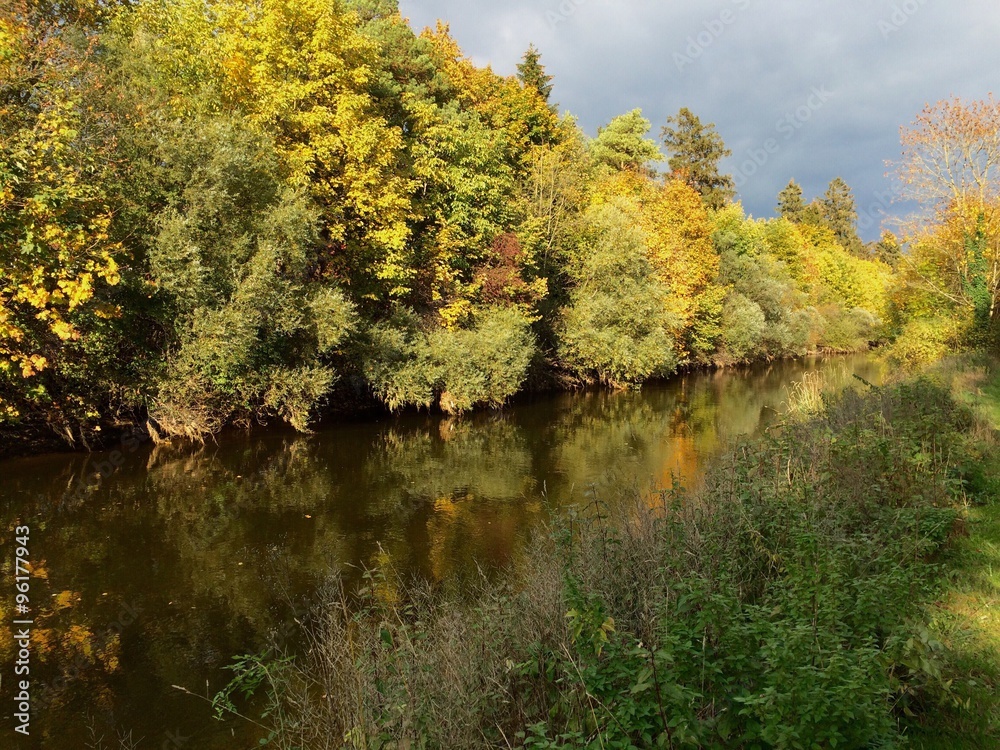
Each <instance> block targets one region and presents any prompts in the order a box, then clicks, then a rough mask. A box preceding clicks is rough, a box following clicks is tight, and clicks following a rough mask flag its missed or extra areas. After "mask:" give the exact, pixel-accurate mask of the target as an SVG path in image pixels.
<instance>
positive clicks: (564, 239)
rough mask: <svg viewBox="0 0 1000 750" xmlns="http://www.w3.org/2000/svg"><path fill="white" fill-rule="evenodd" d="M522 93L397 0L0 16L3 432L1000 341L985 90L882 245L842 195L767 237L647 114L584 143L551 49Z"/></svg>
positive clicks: (455, 395) (722, 152)
mask: <svg viewBox="0 0 1000 750" xmlns="http://www.w3.org/2000/svg"><path fill="white" fill-rule="evenodd" d="M517 71H518V72H517V74H516V75H515V76H509V77H505V76H501V75H498V74H497V73H495V72H494V71H493V70H491V69H490V68H480V67H477V66H476V65H474V64H473V63H472V62H471V61H470V60H468V59H467V58H466V57H465V56H464V55H463V54H462V51H461V49H460V48H459V46H458V44H457V43H456V42H455V40H454V39H453V38H452V36H451V35H450V33H449V30H448V28H447V26H445V25H443V24H439V25H438V26H437V27H436V28H433V29H427V30H425V31H423V32H422V33H419V34H418V33H415V32H414V31H413V30H412V29H411V28H410V26H409V24H408V23H407V22H406V20H405V19H404V18H403V17H402V16H401V15H400V12H399V8H398V5H397V3H396V1H395V0H264V1H263V2H250V0H210V1H208V2H206V1H205V0H176V1H172V2H166V1H165V0H138V1H136V2H118V3H115V2H109V1H108V0H68V1H67V2H58V1H54V0H14V2H13V3H11V4H8V5H7V6H5V9H4V10H2V11H0V430H2V431H4V433H5V434H7V435H10V434H14V433H20V432H24V431H27V430H30V429H44V430H45V431H49V432H52V431H54V432H55V433H56V434H58V435H60V436H62V437H63V438H64V439H65V440H66V441H67V442H68V443H70V444H75V445H88V444H90V443H91V442H92V441H94V439H95V438H96V437H97V436H98V433H99V432H100V430H101V429H102V426H104V428H105V429H106V428H107V426H108V425H109V424H111V425H115V424H119V425H120V424H124V423H136V422H141V423H148V424H149V425H150V427H151V429H152V430H153V431H154V433H156V434H157V435H158V436H164V437H174V436H186V437H190V438H195V439H200V438H203V437H205V436H206V435H209V434H212V433H214V432H217V431H218V430H220V429H222V428H223V427H225V426H227V425H250V424H254V423H258V422H264V421H285V422H287V423H289V424H291V425H292V426H294V427H295V428H297V429H303V430H304V429H307V428H308V427H309V425H310V424H311V423H312V422H313V421H314V420H315V419H316V418H317V417H318V416H320V415H321V414H323V413H324V412H325V411H327V410H330V409H331V408H333V409H335V408H338V407H339V408H346V406H345V404H353V403H355V402H356V401H358V400H359V399H365V398H370V397H371V398H374V399H376V400H377V401H379V402H381V403H382V404H384V405H385V406H386V407H388V408H391V409H399V408H404V407H425V408H430V407H435V408H440V409H442V410H444V411H446V412H449V413H461V412H463V411H467V410H470V409H474V408H477V407H481V406H491V405H492V406H497V405H500V404H503V403H504V402H505V401H506V400H507V399H509V398H510V397H511V396H512V395H513V394H515V393H517V392H518V391H520V390H522V389H525V388H529V387H552V386H566V385H580V384H587V383H602V384H606V385H608V386H612V387H631V386H634V385H638V384H641V383H642V382H644V381H647V380H649V379H651V378H657V377H664V376H667V375H669V374H670V373H672V372H674V371H676V370H677V369H678V368H681V367H688V366H699V365H731V364H738V363H745V362H751V361H754V360H760V359H772V358H776V357H785V356H794V355H801V354H804V353H807V352H814V351H820V350H826V351H853V350H859V349H863V348H867V347H869V346H870V345H872V344H880V343H891V344H892V345H893V347H894V351H896V352H897V355H898V357H899V358H900V359H901V360H903V361H917V360H920V359H927V358H931V357H933V356H936V355H937V354H939V353H941V352H943V351H945V350H948V349H951V348H955V347H958V346H962V345H967V344H969V343H970V342H974V343H982V342H983V341H986V340H987V337H988V336H989V331H990V330H991V329H992V321H993V318H994V313H995V307H996V305H995V302H996V299H997V288H998V285H1000V269H998V264H997V258H998V252H997V238H998V237H1000V232H997V226H996V213H995V210H994V209H995V205H996V190H995V182H994V175H993V170H992V167H993V165H994V163H995V161H996V158H997V156H998V154H1000V148H996V149H995V150H994V149H993V148H992V146H995V145H996V144H997V141H998V136H997V133H998V131H1000V128H998V127H997V124H998V123H1000V116H998V107H997V105H996V104H995V103H994V102H993V100H992V99H990V100H989V101H986V102H977V103H971V104H969V103H964V102H961V101H957V100H956V101H952V102H945V103H942V104H941V105H936V106H935V107H930V108H928V110H927V111H926V112H925V113H923V114H922V115H921V117H920V118H919V119H918V120H917V122H916V123H914V124H913V126H912V128H911V129H909V130H904V134H903V158H902V160H901V167H900V173H901V177H902V178H903V184H904V185H905V186H906V188H905V190H904V193H906V194H907V195H908V196H909V197H915V198H918V199H919V200H920V201H921V205H922V206H923V207H924V209H925V213H924V214H923V215H922V216H921V217H915V218H914V220H913V221H912V222H911V223H910V224H908V225H907V226H906V227H905V231H903V232H902V236H901V238H900V239H897V238H896V236H894V235H892V234H888V233H887V234H885V235H884V236H883V238H882V240H881V241H880V242H877V243H867V244H866V243H864V242H862V240H861V239H860V238H859V236H858V233H857V211H856V206H855V201H854V197H853V195H852V192H851V189H850V187H849V186H848V185H847V184H846V183H845V182H844V181H843V180H841V179H840V178H836V179H834V180H833V181H832V182H831V183H830V186H829V189H828V191H827V192H826V193H825V194H824V195H823V196H820V197H818V198H816V199H815V200H813V201H811V202H809V203H807V202H806V200H805V198H804V196H803V193H802V190H801V188H800V187H799V186H798V185H797V184H796V183H795V182H794V181H793V182H791V183H790V184H789V186H788V187H787V188H786V189H785V190H784V191H782V193H781V194H780V196H779V197H778V207H777V214H778V215H777V217H776V218H772V219H754V218H752V217H748V216H747V215H746V214H745V212H744V211H743V209H742V207H741V205H740V204H739V203H738V202H736V201H735V189H734V184H733V180H732V178H731V177H730V176H728V175H725V174H721V173H720V163H721V161H722V160H723V159H724V158H725V157H727V156H728V155H729V153H730V152H729V151H728V149H727V148H726V146H725V144H724V142H723V140H722V138H721V137H720V135H719V134H718V132H717V131H716V130H715V127H714V126H713V125H711V124H706V123H703V122H702V121H701V120H700V119H699V118H698V116H697V115H695V114H694V113H692V112H691V111H689V110H688V109H686V108H685V109H681V110H680V111H679V112H678V114H677V115H675V116H674V117H671V118H670V119H669V120H668V122H667V123H666V125H665V126H664V127H663V129H662V131H661V133H660V139H659V141H658V140H656V139H655V138H654V137H651V135H650V133H651V131H652V124H651V123H650V122H649V121H648V120H647V119H645V118H644V117H643V115H642V112H641V111H639V110H635V111H632V112H628V113H626V114H623V115H622V116H620V117H617V118H615V119H614V120H612V121H611V122H610V123H608V124H607V125H606V126H605V127H603V128H601V129H600V131H599V132H598V134H597V135H596V137H594V138H590V137H588V136H587V135H586V134H585V133H584V132H583V131H582V129H581V128H580V127H579V125H578V124H577V123H576V121H575V120H574V119H573V118H572V117H570V116H568V115H561V114H560V113H559V111H558V109H557V106H556V105H555V104H554V103H553V102H552V101H551V97H552V92H553V87H552V78H551V76H549V75H548V74H547V73H546V72H545V68H544V66H543V64H542V62H541V56H540V53H539V52H538V50H536V49H535V48H534V47H532V48H530V49H529V50H528V51H527V52H526V53H525V55H524V57H523V59H522V61H521V63H520V64H519V65H518V67H517ZM955 123H959V124H962V123H964V125H962V126H961V127H953V125H954V124H955ZM963 128H964V129H963ZM956 138H958V139H964V141H963V142H964V143H966V145H968V144H970V143H971V144H973V145H975V144H978V145H979V146H980V148H979V150H978V151H977V150H976V149H975V148H972V149H971V150H970V149H965V150H964V151H963V150H962V149H959V148H957V147H956V144H955V139H956ZM949 148H952V149H953V151H948V149H949ZM661 149H665V150H666V152H667V154H668V156H667V157H664V155H663V151H662V150H661ZM942 150H944V151H948V153H947V154H944V155H942V153H943V151H942ZM952 153H957V154H959V158H958V159H955V158H954V157H953V156H951V154H952ZM935 155H937V156H939V157H940V160H939V163H937V164H935V162H934V158H935ZM963 159H964V163H963V165H962V166H957V167H956V164H957V163H958V162H961V161H962V160H963ZM949 170H950V171H949ZM907 191H909V192H907Z"/></svg>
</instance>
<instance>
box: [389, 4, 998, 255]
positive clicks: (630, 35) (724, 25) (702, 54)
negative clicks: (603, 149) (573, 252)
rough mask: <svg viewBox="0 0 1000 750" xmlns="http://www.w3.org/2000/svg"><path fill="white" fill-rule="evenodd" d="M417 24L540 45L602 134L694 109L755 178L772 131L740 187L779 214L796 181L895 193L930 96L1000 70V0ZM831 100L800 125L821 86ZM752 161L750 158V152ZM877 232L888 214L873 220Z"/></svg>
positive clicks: (652, 8)
mask: <svg viewBox="0 0 1000 750" xmlns="http://www.w3.org/2000/svg"><path fill="white" fill-rule="evenodd" d="M401 8H402V10H403V13H404V15H406V16H408V17H409V18H410V19H411V21H412V23H413V25H414V26H415V27H417V28H422V27H424V26H428V25H433V24H434V23H435V21H436V20H437V19H439V18H440V19H442V20H445V21H448V22H449V23H450V24H451V29H452V33H453V34H454V35H455V37H456V39H457V40H458V41H459V43H460V44H461V45H462V47H463V49H464V50H465V52H466V54H468V55H469V56H470V57H471V58H472V59H473V60H475V61H476V62H477V63H479V64H490V65H492V66H493V68H494V69H495V70H497V71H498V72H500V73H504V74H509V73H513V72H514V69H515V65H516V64H517V62H518V60H519V59H520V57H521V54H522V53H523V52H524V50H525V49H526V48H527V46H528V44H529V43H534V44H536V45H537V46H538V47H539V49H540V50H541V51H542V55H543V63H544V64H545V65H546V67H547V69H548V72H549V73H551V74H552V75H554V76H555V93H554V98H555V100H556V101H558V102H559V104H560V106H561V108H562V109H564V110H568V111H570V112H572V113H573V114H574V115H576V116H577V117H578V118H579V120H580V124H581V126H582V127H583V128H584V129H585V130H586V131H587V132H588V133H590V134H591V135H593V134H595V133H596V131H597V128H598V127H599V126H600V125H602V124H604V123H606V122H607V121H608V120H610V119H611V118H612V117H614V116H616V115H618V114H621V113H623V112H625V111H628V110H630V109H632V108H634V107H641V108H642V109H643V111H644V112H645V114H646V116H647V117H648V118H649V119H650V120H652V121H653V123H654V131H655V134H657V135H658V133H659V128H660V126H662V125H663V124H664V123H665V121H666V118H667V117H668V116H669V115H671V114H673V113H675V112H676V111H677V110H678V109H679V108H680V107H682V106H683V107H689V108H690V109H691V110H692V111H694V112H695V113H697V114H698V115H699V116H700V117H701V118H702V119H703V120H705V121H711V122H714V123H715V124H716V126H717V128H718V130H719V132H720V133H721V134H722V136H723V138H724V139H725V140H726V142H727V144H728V145H729V146H730V148H732V150H733V152H734V154H733V157H732V158H731V159H729V160H728V161H727V163H726V164H725V165H724V166H725V167H726V168H727V169H728V170H729V171H731V172H733V173H735V174H740V175H743V174H744V173H745V172H747V171H751V170H748V169H746V167H747V165H748V163H751V162H753V161H754V159H753V155H754V154H756V155H757V156H758V157H759V156H760V153H761V149H763V148H764V147H765V145H767V144H768V141H769V140H775V141H777V145H778V148H777V150H776V151H774V152H773V153H766V159H760V158H758V159H757V160H756V161H763V163H762V164H760V165H759V166H757V167H756V168H755V169H754V170H752V171H753V174H752V175H745V177H746V179H745V180H743V181H742V186H741V190H740V197H741V199H742V200H743V203H744V205H745V207H746V208H747V211H748V212H749V213H751V214H753V215H754V216H770V215H772V214H773V211H774V205H775V203H776V196H777V193H778V191H779V190H781V189H782V188H783V187H784V185H785V184H786V183H787V182H788V180H789V179H790V178H793V177H794V178H795V179H796V180H797V181H798V182H800V183H801V184H802V185H803V188H804V189H805V192H806V195H807V196H813V195H818V194H820V193H822V192H823V191H824V190H825V189H826V185H827V183H828V182H829V181H830V179H832V178H833V177H835V176H838V175H839V176H841V177H843V178H844V179H845V180H847V182H848V183H849V184H850V185H851V186H852V187H853V188H854V191H855V195H856V197H857V199H858V203H859V204H860V205H861V206H863V207H864V206H870V205H872V204H873V203H874V202H876V201H877V200H878V197H877V196H878V195H879V194H882V195H884V194H885V193H886V192H887V191H888V190H890V189H891V183H890V180H889V179H888V178H887V177H886V171H887V167H886V164H885V163H886V161H887V160H892V159H895V158H896V157H897V156H898V153H899V145H898V144H899V127H900V126H901V125H905V124H908V123H909V122H911V121H912V120H913V118H914V117H915V116H916V114H917V113H918V112H919V111H920V110H921V109H922V107H923V106H924V104H926V103H928V102H933V101H937V100H939V99H942V98H946V97H948V96H951V95H959V96H963V97H967V98H982V97H985V96H986V95H987V94H988V93H990V91H991V90H992V86H993V85H994V82H995V77H994V75H995V71H996V70H997V69H1000V45H997V44H996V38H997V36H998V31H1000V6H998V5H997V4H996V3H995V2H994V0H950V2H949V1H947V0H808V1H806V2H803V0H706V1H701V2H696V3H682V2H679V1H674V0H669V1H667V2H662V1H658V0H619V1H618V2H612V1H611V0H542V1H541V2H529V1H528V0H506V1H505V2H502V3H501V2H491V1H490V0H401ZM822 87H825V89H826V90H828V91H831V92H833V96H832V97H831V98H830V99H829V101H827V102H825V103H824V104H823V105H822V106H821V107H818V108H816V109H815V111H813V112H812V113H811V116H810V117H809V119H808V120H807V121H805V122H803V123H802V126H801V127H798V128H796V129H795V131H794V133H793V134H791V135H788V136H786V135H785V131H784V130H782V131H781V132H779V131H778V128H779V123H780V122H782V121H783V120H784V119H785V118H787V117H788V116H789V115H790V114H791V115H792V116H793V117H794V116H795V112H796V110H797V109H798V108H800V107H802V106H804V104H805V103H806V102H807V100H808V98H809V96H810V93H811V92H812V90H813V89H814V88H822ZM748 160H749V161H748ZM865 234H866V236H867V237H869V238H873V237H876V236H877V234H878V226H877V225H876V226H872V227H870V228H868V229H867V230H866V231H865Z"/></svg>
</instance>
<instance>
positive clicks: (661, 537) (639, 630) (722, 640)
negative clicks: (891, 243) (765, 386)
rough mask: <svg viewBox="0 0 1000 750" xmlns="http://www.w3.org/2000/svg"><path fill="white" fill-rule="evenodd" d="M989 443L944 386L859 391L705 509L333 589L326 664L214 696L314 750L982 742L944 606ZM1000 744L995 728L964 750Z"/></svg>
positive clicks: (257, 677)
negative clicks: (441, 574)
mask: <svg viewBox="0 0 1000 750" xmlns="http://www.w3.org/2000/svg"><path fill="white" fill-rule="evenodd" d="M991 435H992V431H991V430H990V429H989V428H988V426H985V425H983V424H982V423H981V422H980V421H979V420H977V418H976V414H975V413H974V412H973V410H972V409H971V408H970V407H969V406H968V405H966V404H963V403H960V402H959V400H958V399H957V398H956V397H955V395H953V393H952V392H951V390H950V388H949V387H946V386H945V385H943V384H941V383H940V382H934V381H932V380H927V379H921V380H918V381H915V382H911V383H903V384H897V385H892V386H887V387H884V388H872V389H869V390H868V392H866V393H864V394H858V393H856V392H853V391H847V392H845V393H844V394H842V395H841V396H839V397H837V398H834V399H832V400H829V401H828V402H827V403H826V404H825V405H824V407H823V409H822V410H821V411H820V412H819V413H816V414H813V415H811V416H809V417H807V418H804V419H793V418H791V417H789V418H788V419H786V421H785V422H784V423H783V424H781V425H776V426H774V427H773V428H772V429H770V430H769V431H768V432H767V434H766V435H764V436H762V437H760V438H758V439H752V440H747V441H744V442H742V443H740V444H738V445H736V446H734V447H733V449H732V450H731V451H729V452H728V453H727V454H726V455H725V457H724V458H723V459H722V460H720V461H719V462H718V463H717V464H716V466H715V468H714V469H713V470H712V471H710V473H709V476H708V478H707V480H706V482H705V486H704V489H702V490H701V491H700V492H699V493H698V494H697V495H695V494H691V493H687V492H684V491H683V490H679V489H677V490H672V491H669V492H661V493H659V494H656V495H654V496H648V495H645V494H643V495H639V496H636V497H635V498H634V499H633V502H631V503H629V504H625V505H619V508H625V510H622V511H620V512H617V513H612V512H611V511H610V510H608V508H607V507H606V506H605V505H604V504H603V503H602V502H601V499H600V498H595V499H594V503H593V504H592V505H591V507H590V508H588V509H582V510H580V511H578V512H576V513H571V514H570V515H568V516H567V517H566V518H565V519H564V521H563V522H561V523H560V524H558V525H556V527H555V528H554V529H553V530H552V533H551V534H550V535H548V536H546V537H544V538H540V539H538V540H537V541H536V543H535V544H534V546H533V547H532V549H531V550H530V551H529V552H528V553H526V555H525V556H524V558H523V559H522V560H521V561H520V564H519V565H517V566H515V569H514V570H513V571H512V572H511V574H510V575H509V577H508V578H507V579H506V580H505V581H502V582H499V583H498V582H496V581H491V582H489V583H487V582H485V581H480V582H479V583H478V585H474V586H470V585H469V582H468V581H466V582H465V585H464V586H463V587H462V588H461V589H459V588H458V587H452V588H449V587H447V586H445V587H444V588H443V589H442V588H438V589H433V588H426V587H409V586H405V585H401V584H400V583H399V581H398V579H397V578H396V577H394V576H393V574H392V571H391V570H379V571H375V572H373V573H372V574H371V576H370V578H369V584H370V585H369V586H368V587H367V588H365V589H364V590H363V591H362V592H361V593H360V594H350V595H349V594H346V593H343V592H342V591H341V590H340V589H338V588H337V587H334V588H333V589H332V596H330V597H329V599H328V602H327V604H326V606H324V607H321V608H320V609H318V610H317V612H316V616H315V619H314V621H313V623H312V625H311V627H310V628H309V629H308V631H307V632H308V637H309V638H310V646H311V651H310V655H309V657H307V658H305V659H302V660H298V661H284V660H276V659H275V658H274V657H273V655H266V654H265V655H260V656H258V657H254V658H250V659H245V660H244V661H243V663H242V667H241V670H240V671H239V674H238V677H237V680H236V681H235V682H234V684H233V685H232V686H231V687H232V688H233V690H230V691H224V692H223V693H221V694H220V696H219V698H218V705H219V706H220V708H221V709H223V710H226V709H227V708H235V707H236V706H234V705H233V704H232V703H231V702H230V700H231V698H232V696H233V695H234V694H235V693H234V690H235V689H236V688H239V687H242V686H248V685H254V684H257V685H260V684H261V683H263V686H264V688H263V689H264V690H265V691H266V692H268V693H269V696H270V700H271V702H272V712H271V713H270V714H269V716H270V717H271V718H270V719H269V723H270V724H271V726H270V730H271V731H273V732H274V733H275V734H274V738H275V742H276V744H277V745H278V746H281V747H293V746H294V747H305V748H309V747H322V746H325V745H323V742H324V741H325V740H324V739H323V738H329V737H331V736H334V737H343V738H345V740H344V741H345V742H346V743H347V744H348V745H349V746H355V747H368V746H385V745H386V744H387V743H389V744H393V743H401V744H409V743H412V744H414V745H419V746H426V747H457V746H463V747H477V746H482V747H511V746H517V747H531V748H569V747H649V746H662V747H681V746H716V747H745V746H752V745H755V744H756V745H760V746H769V747H795V746H800V745H803V746H815V745H817V744H818V745H819V746H824V747H825V746H841V747H869V746H872V745H879V746H883V747H897V746H902V744H903V743H904V742H905V741H906V739H907V738H909V737H913V738H914V739H918V738H919V739H921V741H927V742H930V741H931V739H930V738H932V737H934V736H935V732H936V733H937V734H939V735H940V734H942V733H945V732H947V731H949V729H948V728H949V727H953V728H954V731H955V732H956V733H958V734H959V735H962V736H965V735H966V734H967V732H966V730H965V729H964V728H963V727H964V725H963V724H962V722H972V721H973V717H974V716H976V714H977V713H979V712H980V711H981V708H982V706H983V705H984V704H982V703H976V705H975V708H973V701H972V698H973V697H974V695H975V694H976V693H977V691H981V690H987V689H990V686H991V685H993V684H995V683H991V682H990V679H992V678H989V675H988V674H987V672H986V671H985V670H984V669H983V668H982V667H981V666H980V667H979V672H978V673H976V674H977V675H978V679H977V677H976V676H975V675H973V674H972V673H971V672H970V673H968V674H966V673H965V672H963V669H965V667H964V666H963V662H962V660H961V658H960V656H961V653H960V651H959V650H958V649H957V648H948V647H946V646H944V645H941V644H940V638H941V637H942V636H941V635H939V634H938V629H937V626H936V620H935V618H934V616H933V612H934V611H935V607H938V606H940V605H936V604H934V603H935V602H937V601H939V600H941V601H943V599H942V597H944V595H945V593H948V591H949V589H947V588H946V586H948V585H950V586H959V585H966V584H968V585H974V586H978V585H979V584H973V583H971V582H970V581H968V580H967V578H966V576H964V575H963V574H962V568H961V567H960V566H959V565H958V563H957V562H949V561H950V560H952V559H954V560H958V559H960V554H961V553H960V550H961V547H960V545H961V544H962V542H961V541H960V537H961V534H962V533H963V529H967V528H973V529H975V528H976V527H975V526H970V523H969V521H968V515H967V511H966V503H967V501H972V502H977V503H983V502H985V501H986V500H987V499H989V498H990V493H991V492H992V487H993V486H994V482H995V479H994V476H1000V474H994V470H993V467H994V465H995V464H994V463H991V462H986V463H984V462H983V460H982V458H983V455H984V454H983V453H982V451H984V450H989V451H992V445H991V443H990V442H989V440H988V438H989V439H992V438H991ZM990 455H993V454H992V453H990ZM983 507H989V506H983ZM970 533H973V534H975V533H977V532H974V531H973V532H970ZM970 539H975V537H970ZM955 550H959V551H958V552H956V551H955ZM956 556H958V557H956ZM969 564H973V563H969ZM974 564H977V565H978V564H980V563H974ZM948 570H951V571H953V573H952V575H951V576H950V577H948V576H945V575H944V574H945V572H946V571H948ZM959 593H960V591H959V590H958V589H955V595H956V596H958V595H959ZM944 606H948V605H944ZM955 606H956V607H957V605H955ZM955 611H956V613H959V614H960V612H959V610H958V609H956V610H955ZM959 614H956V616H959ZM966 691H971V692H969V693H968V695H967V694H966ZM318 695H322V696H323V698H322V700H317V699H316V696H318ZM987 713H988V712H987ZM994 736H995V728H994V727H992V726H991V725H990V722H989V717H988V715H987V716H986V718H985V719H984V723H983V727H982V731H981V734H980V735H979V737H978V739H977V740H976V741H978V742H980V744H978V745H970V746H977V747H989V746H990V745H988V744H982V743H983V742H986V741H992V738H993V737H994ZM928 746H929V745H928Z"/></svg>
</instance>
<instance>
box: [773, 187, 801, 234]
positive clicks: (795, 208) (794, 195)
mask: <svg viewBox="0 0 1000 750" xmlns="http://www.w3.org/2000/svg"><path fill="white" fill-rule="evenodd" d="M777 210H778V216H780V217H781V218H782V219H787V220H788V221H791V222H794V223H796V224H798V223H800V222H802V221H803V220H804V219H805V212H806V203H805V201H804V200H803V199H802V186H801V185H799V184H798V183H796V182H795V180H790V181H789V183H788V186H787V187H786V188H785V189H784V190H782V191H781V192H780V193H778V209H777Z"/></svg>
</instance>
